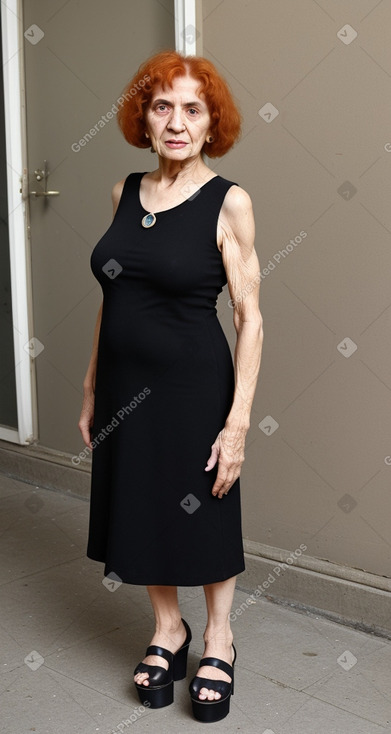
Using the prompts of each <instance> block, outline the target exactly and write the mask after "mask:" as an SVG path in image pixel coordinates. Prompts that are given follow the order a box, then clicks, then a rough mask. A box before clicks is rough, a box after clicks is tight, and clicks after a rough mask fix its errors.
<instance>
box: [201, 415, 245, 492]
mask: <svg viewBox="0 0 391 734" xmlns="http://www.w3.org/2000/svg"><path fill="white" fill-rule="evenodd" d="M246 433H247V429H245V428H238V429H232V428H226V427H225V428H223V429H222V431H220V433H219V434H218V436H217V438H216V440H215V442H214V443H213V444H212V447H211V448H212V451H211V455H210V457H209V459H208V461H207V464H206V467H205V471H209V470H210V469H213V467H214V465H215V464H216V461H217V460H218V462H219V463H218V471H217V477H216V481H215V483H214V485H213V487H212V494H213V495H214V496H216V495H217V496H218V498H219V499H221V498H222V497H223V495H225V494H228V491H229V490H230V489H231V487H232V485H233V483H234V482H235V481H236V479H237V478H238V476H239V475H240V470H241V466H242V464H243V462H244V444H245V440H246Z"/></svg>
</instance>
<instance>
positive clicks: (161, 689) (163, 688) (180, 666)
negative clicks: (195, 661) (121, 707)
mask: <svg viewBox="0 0 391 734" xmlns="http://www.w3.org/2000/svg"><path fill="white" fill-rule="evenodd" d="M182 622H183V624H184V625H185V629H186V639H185V641H184V643H183V645H182V647H180V648H179V650H177V652H176V653H173V652H170V650H166V648H165V647H159V645H149V647H147V651H146V653H145V657H147V655H160V657H162V658H164V659H165V660H167V662H168V670H166V669H165V668H163V666H161V665H148V664H147V663H139V664H138V665H136V667H135V669H134V672H133V675H136V673H148V674H149V677H148V680H149V684H148V685H147V686H144V684H143V683H136V681H134V684H135V686H136V688H137V692H138V695H139V698H140V701H141V703H144V704H145V703H146V702H147V703H148V705H149V706H150V707H151V708H153V709H158V708H162V707H163V706H169V705H170V703H172V702H173V700H174V680H182V678H185V677H186V668H187V654H188V652H189V645H190V641H191V629H190V627H189V625H188V624H187V622H186V621H185V620H184V619H182Z"/></svg>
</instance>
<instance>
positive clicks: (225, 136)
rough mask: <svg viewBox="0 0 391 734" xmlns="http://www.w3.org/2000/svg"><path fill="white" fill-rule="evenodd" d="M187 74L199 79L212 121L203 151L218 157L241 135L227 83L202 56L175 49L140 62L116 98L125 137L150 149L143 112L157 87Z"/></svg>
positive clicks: (131, 142) (170, 84)
mask: <svg viewBox="0 0 391 734" xmlns="http://www.w3.org/2000/svg"><path fill="white" fill-rule="evenodd" d="M186 74H190V76H192V77H193V78H194V79H197V80H198V81H199V82H200V86H199V89H198V93H199V94H204V95H205V102H206V104H207V106H208V110H209V114H210V118H211V123H210V131H211V135H212V137H213V142H212V143H206V144H205V145H204V147H203V148H202V150H203V151H204V148H205V152H206V153H207V155H208V156H209V157H210V158H218V157H219V156H222V155H224V154H225V153H227V151H228V150H229V149H230V148H232V146H233V145H234V143H235V142H236V140H237V139H238V138H239V135H240V128H241V115H240V112H239V109H238V108H237V106H236V104H235V102H234V99H233V97H232V94H231V91H230V89H229V87H228V84H227V82H226V81H225V80H224V79H223V78H222V77H221V76H220V74H219V73H218V71H217V69H216V68H215V66H214V65H213V64H212V62H211V61H208V59H204V58H203V57H202V56H183V55H182V54H180V53H178V52H177V51H172V50H167V51H161V52H160V53H158V54H155V55H154V56H151V57H150V58H149V59H147V60H146V61H145V62H144V63H143V64H141V66H140V68H139V70H138V72H137V73H136V74H135V75H134V77H133V78H132V79H131V80H130V82H129V84H127V85H126V87H125V89H124V91H123V92H122V95H121V97H119V98H118V100H117V102H118V106H119V109H118V112H117V120H118V124H119V126H120V128H121V131H122V133H123V135H124V137H125V139H126V140H127V141H128V143H130V144H131V145H135V146H136V147H137V148H150V147H151V143H150V142H148V139H147V138H146V137H145V129H146V126H145V112H146V109H147V108H148V106H149V104H150V102H151V99H152V95H153V93H154V89H155V87H156V86H162V87H164V86H165V85H168V86H170V87H171V86H172V80H173V79H174V78H175V77H178V76H184V75H186Z"/></svg>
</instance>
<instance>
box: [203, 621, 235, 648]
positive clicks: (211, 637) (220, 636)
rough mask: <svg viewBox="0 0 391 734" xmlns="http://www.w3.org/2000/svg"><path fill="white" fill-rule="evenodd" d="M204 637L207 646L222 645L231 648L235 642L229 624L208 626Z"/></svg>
mask: <svg viewBox="0 0 391 734" xmlns="http://www.w3.org/2000/svg"><path fill="white" fill-rule="evenodd" d="M203 637H204V643H205V645H210V644H213V643H219V644H221V643H222V644H224V645H227V646H229V645H232V642H233V633H232V630H231V627H230V626H229V624H227V625H220V626H214V625H208V626H207V627H206V629H205V632H204V635H203Z"/></svg>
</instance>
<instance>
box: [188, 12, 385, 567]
mask: <svg viewBox="0 0 391 734" xmlns="http://www.w3.org/2000/svg"><path fill="white" fill-rule="evenodd" d="M371 11H372V12H371ZM203 15H204V23H203V52H204V56H206V57H207V58H209V59H210V60H211V61H213V62H214V63H215V64H216V66H217V68H218V69H219V70H220V71H221V72H222V73H223V74H224V75H225V77H226V78H227V80H228V81H229V83H230V85H231V88H232V90H233V92H234V94H235V96H236V98H237V100H238V101H239V103H240V106H241V109H242V112H243V115H244V130H243V136H242V140H241V142H240V143H239V144H238V145H237V146H236V148H235V149H234V150H233V151H232V152H231V153H230V154H229V155H228V156H226V157H225V158H224V160H222V161H221V162H219V163H218V164H217V165H216V166H214V167H215V170H216V171H217V172H218V173H220V174H221V175H223V176H226V177H227V178H231V179H233V180H234V181H237V182H238V183H240V185H241V186H243V188H244V189H246V190H247V191H248V192H249V194H250V195H251V197H252V199H253V204H254V209H255V217H256V226H257V238H256V248H257V251H258V255H259V258H260V262H261V269H262V270H263V268H265V267H267V265H268V262H269V261H270V260H271V261H272V263H271V264H272V265H274V266H275V267H274V269H271V270H270V271H269V272H268V273H266V275H265V276H264V277H263V279H262V282H261V290H260V293H261V295H260V306H261V312H262V315H263V318H264V331H265V339H264V348H263V355H262V366H261V374H260V379H259V384H258V388H257V393H256V397H255V402H254V408H253V413H252V421H251V428H250V431H249V433H248V435H247V442H246V445H247V449H246V461H245V464H244V466H243V470H242V494H243V511H244V534H245V537H247V538H251V539H252V540H255V541H258V542H260V543H266V544H268V545H271V546H276V547H281V548H285V549H288V550H294V549H296V548H298V546H299V545H300V543H304V544H305V545H307V547H308V550H307V551H306V553H307V554H309V555H312V556H316V557H318V558H322V559H327V560H330V561H334V562H335V563H338V564H342V565H347V566H351V567H354V568H359V569H364V570H366V571H370V572H373V573H376V574H379V575H385V576H391V573H390V570H391V554H390V547H391V533H390V511H391V492H390V483H391V466H390V465H387V464H386V463H385V457H387V456H389V455H390V454H391V418H390V415H391V412H390V407H391V392H390V389H391V351H390V326H391V321H390V319H391V308H390V306H391V289H390V271H391V249H390V244H391V243H390V228H391V219H390V207H389V196H390V174H389V167H390V164H391V158H390V152H389V150H390V140H391V135H390V126H389V121H390V113H391V103H390V73H391V55H390V44H389V43H388V42H387V40H386V32H385V29H389V28H390V27H391V6H390V3H380V4H378V3H377V2H375V0H372V1H369V0H366V1H365V0H351V1H349V0H344V2H333V1H332V0H320V2H316V3H312V2H307V1H306V0H296V2H291V0H280V1H279V2H268V1H267V0H265V1H264V0H248V1H247V0H246V1H244V0H242V1H239V2H238V1H237V0H224V2H219V1H218V0H203ZM347 23H349V24H350V25H351V26H352V28H353V29H354V30H355V31H356V32H357V33H358V36H357V38H356V39H355V40H353V41H352V42H351V43H349V44H345V43H343V42H342V41H341V40H340V38H338V37H337V32H338V31H339V30H340V29H341V28H343V26H345V24H347ZM349 33H351V31H349ZM268 104H269V105H270V104H272V105H274V107H275V108H276V109H277V110H278V113H279V114H278V116H277V117H275V119H274V120H273V121H272V122H269V123H267V122H265V120H264V119H262V116H260V115H259V114H258V111H259V110H260V109H261V108H262V107H264V105H268ZM386 143H389V146H388V151H387V150H386V149H385V144H386ZM345 192H347V193H346V194H345ZM349 192H350V193H349ZM301 231H304V232H305V233H306V236H305V237H304V236H300V232H301ZM290 241H293V242H294V245H293V246H292V245H290V246H289V249H290V250H291V251H290V252H287V253H286V254H285V257H284V256H281V257H280V260H279V263H278V264H277V262H276V259H277V258H278V253H279V251H280V250H283V248H285V247H286V245H287V244H288V243H289V242H290ZM227 301H228V297H227V296H226V294H225V295H224V296H223V294H222V296H221V299H220V308H219V316H220V318H221V321H222V323H223V325H224V328H225V329H226V331H228V329H229V333H230V341H231V345H233V344H234V340H233V337H234V333H233V329H232V326H231V321H232V313H231V310H230V309H229V308H228V305H227ZM347 339H350V340H352V342H354V344H355V345H356V350H355V351H354V352H352V354H351V356H349V357H348V356H347V355H348V354H349V346H348V342H347ZM338 345H340V346H338ZM345 347H346V349H345ZM267 416H272V418H273V419H274V421H276V423H278V428H277V430H275V431H274V432H273V433H270V434H269V435H268V434H267V433H265V432H264V431H263V430H262V428H261V427H260V424H261V425H262V426H263V425H264V424H263V421H264V422H265V424H266V423H270V421H268V420H266V418H267Z"/></svg>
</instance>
